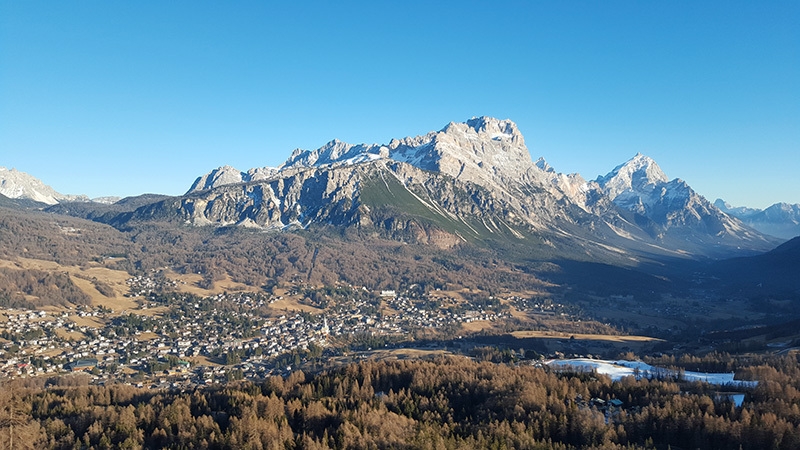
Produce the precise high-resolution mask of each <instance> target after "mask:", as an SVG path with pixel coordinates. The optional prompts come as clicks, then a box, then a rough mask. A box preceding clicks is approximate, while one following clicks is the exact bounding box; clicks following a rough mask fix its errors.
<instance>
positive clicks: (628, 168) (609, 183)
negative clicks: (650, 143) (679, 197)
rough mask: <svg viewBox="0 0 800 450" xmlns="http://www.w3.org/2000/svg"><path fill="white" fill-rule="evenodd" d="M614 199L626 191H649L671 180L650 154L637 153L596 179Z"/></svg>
mask: <svg viewBox="0 0 800 450" xmlns="http://www.w3.org/2000/svg"><path fill="white" fill-rule="evenodd" d="M595 181H596V182H597V183H598V184H599V185H600V186H601V187H602V188H603V189H604V191H605V192H606V194H607V195H608V196H609V197H611V198H612V199H614V198H616V197H617V196H618V195H620V194H621V193H623V192H625V191H635V192H649V191H652V190H653V189H655V188H656V186H658V185H660V184H662V183H667V182H669V178H667V175H666V174H664V171H662V170H661V167H659V166H658V164H656V162H655V161H654V160H653V159H652V158H650V157H649V156H645V155H643V154H641V153H637V154H636V156H634V157H633V158H631V159H629V160H628V161H627V162H625V163H624V164H620V165H619V166H617V167H615V168H614V170H612V171H611V172H609V173H608V174H607V175H605V176H601V177H598V178H597V180H595Z"/></svg>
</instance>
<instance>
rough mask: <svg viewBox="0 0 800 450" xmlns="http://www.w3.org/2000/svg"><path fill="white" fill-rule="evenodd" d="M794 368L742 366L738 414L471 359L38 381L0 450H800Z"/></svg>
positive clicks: (698, 399) (777, 362) (1, 404)
mask: <svg viewBox="0 0 800 450" xmlns="http://www.w3.org/2000/svg"><path fill="white" fill-rule="evenodd" d="M798 362H799V361H798V357H797V355H796V354H792V355H791V356H785V357H770V358H766V359H765V358H757V359H753V360H751V361H750V362H748V363H744V364H740V367H739V369H738V370H739V371H740V372H741V373H742V374H745V375H749V376H752V377H755V378H757V379H759V380H760V383H759V385H758V387H757V388H755V389H754V390H752V391H751V392H749V393H747V394H746V399H745V402H744V404H743V406H741V407H736V406H735V405H734V404H733V403H732V402H731V401H730V400H728V399H727V397H726V396H725V395H720V394H718V393H717V392H716V391H714V390H713V388H712V387H710V386H708V385H704V384H701V383H699V382H695V383H676V382H672V381H657V380H652V381H651V380H646V379H642V380H635V379H634V378H633V377H628V378H625V379H623V380H622V381H620V382H613V383H612V382H611V380H610V379H609V378H607V377H605V376H597V375H592V374H582V375H571V374H559V373H553V372H549V371H547V370H546V369H543V368H536V367H532V366H521V367H514V366H510V365H501V364H493V363H489V362H482V363H479V362H473V361H470V360H469V359H467V358H463V357H449V358H440V359H437V360H433V361H384V362H363V363H360V364H354V365H350V366H347V367H344V368H342V369H338V370H335V371H332V372H326V373H321V374H319V375H314V376H307V375H305V374H303V373H302V372H294V373H292V374H291V375H290V376H289V377H288V378H281V377H273V378H270V379H268V380H266V381H264V382H263V383H260V384H252V383H241V384H230V385H227V386H220V387H212V388H199V389H196V390H194V391H191V392H166V391H146V390H141V389H136V388H134V387H131V386H127V385H110V386H91V387H90V386H78V385H76V384H80V378H69V377H67V378H62V379H60V380H58V381H53V382H55V383H56V384H55V385H49V384H50V383H51V382H48V386H42V385H41V383H43V382H44V380H42V379H38V380H29V381H27V383H28V386H27V387H25V386H23V385H22V384H21V383H20V382H16V383H14V382H12V383H11V386H8V385H7V386H6V387H7V388H6V389H3V390H2V394H1V395H2V398H0V417H2V422H0V424H1V427H0V445H2V446H7V445H8V444H9V442H8V439H9V438H10V437H12V436H13V438H14V445H15V446H16V448H56V449H69V448H79V447H80V448H89V449H101V448H142V447H145V448H164V447H169V448H197V449H204V448H220V449H234V448H253V449H275V448H281V449H283V448H287V449H325V448H337V449H345V448H408V449H412V448H443V449H486V448H497V449H500V448H527V449H537V448H539V449H549V448H561V449H567V448H662V449H663V448H668V446H671V447H672V448H706V449H717V448H718V449H730V448H743V449H770V448H775V449H796V448H798V446H800V428H798V426H799V425H800V381H798V380H800V368H799V365H798ZM36 383H39V386H36V385H35V384H36ZM69 384H72V385H69ZM9 387H11V389H9ZM612 399H617V400H619V402H617V406H612V405H611V403H612V402H610V400H612ZM604 403H605V405H604ZM12 426H13V429H12Z"/></svg>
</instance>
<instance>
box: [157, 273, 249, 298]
mask: <svg viewBox="0 0 800 450" xmlns="http://www.w3.org/2000/svg"><path fill="white" fill-rule="evenodd" d="M165 275H166V276H167V278H169V279H172V280H175V281H177V282H178V291H180V292H186V293H188V294H194V295H198V296H200V297H210V296H212V295H217V294H222V293H224V292H234V291H245V292H260V291H261V289H259V288H257V287H255V286H248V285H246V284H242V283H236V282H235V281H232V280H231V279H230V277H228V276H227V275H225V278H223V279H222V280H219V281H215V282H214V288H213V289H204V288H201V287H200V282H201V281H202V280H203V276H202V275H199V274H196V273H187V274H183V273H178V272H175V271H172V270H168V271H166V272H165Z"/></svg>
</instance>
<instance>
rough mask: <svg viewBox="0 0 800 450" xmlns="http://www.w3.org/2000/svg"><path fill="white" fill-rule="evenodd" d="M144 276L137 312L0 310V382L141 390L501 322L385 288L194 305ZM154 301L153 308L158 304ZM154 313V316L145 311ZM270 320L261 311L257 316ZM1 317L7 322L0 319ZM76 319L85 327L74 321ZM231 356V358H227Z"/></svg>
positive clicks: (265, 370)
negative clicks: (275, 305) (307, 306)
mask: <svg viewBox="0 0 800 450" xmlns="http://www.w3.org/2000/svg"><path fill="white" fill-rule="evenodd" d="M163 282H168V281H161V280H159V281H156V280H153V279H151V278H148V277H135V278H132V279H131V280H129V281H128V284H129V286H130V289H131V295H136V296H145V298H146V300H144V301H143V303H142V305H141V308H140V309H141V310H135V311H123V312H121V313H120V312H114V311H111V310H109V309H106V308H103V307H89V306H82V307H77V308H73V309H68V310H64V311H59V312H44V311H18V310H6V311H4V312H2V313H0V377H11V378H15V377H28V376H38V375H45V374H51V375H52V374H63V373H68V372H73V371H88V372H91V373H92V374H93V375H94V376H95V380H96V381H97V382H105V381H107V380H109V379H126V381H129V380H128V379H138V380H141V381H139V382H140V383H141V384H143V385H147V384H148V383H152V382H153V380H159V382H158V383H156V385H160V384H162V383H176V382H178V381H175V380H166V381H165V380H164V379H163V378H164V377H165V376H170V377H173V378H175V377H177V378H178V379H179V380H183V382H186V383H208V382H215V381H219V380H222V379H225V378H227V377H230V376H231V372H232V371H236V373H237V375H238V376H244V377H259V376H264V375H268V374H272V373H276V372H279V371H280V370H284V369H285V367H278V366H276V365H275V364H273V363H272V361H273V360H275V359H276V358H278V357H280V356H281V355H284V354H287V353H290V352H293V351H296V350H298V349H302V350H305V349H308V348H309V347H310V346H312V345H313V346H316V347H318V348H325V347H329V346H330V345H331V343H332V342H334V343H335V342H344V341H346V339H344V340H342V339H338V338H340V337H345V338H346V337H347V335H349V334H354V333H362V334H368V335H375V336H382V335H395V336H405V335H409V334H410V333H412V332H413V331H415V330H419V329H423V328H439V329H440V328H442V327H444V326H447V325H458V324H462V323H468V322H472V321H478V320H481V321H495V320H499V319H502V318H504V317H506V316H507V315H508V313H507V312H506V311H504V310H500V309H497V308H495V309H492V308H486V307H485V306H484V307H477V306H476V307H471V306H470V305H469V304H462V305H460V306H459V307H457V308H456V307H447V308H444V307H440V306H437V305H436V304H433V303H432V302H430V301H428V300H419V299H410V298H406V297H403V296H399V295H397V293H395V292H393V291H386V292H382V293H380V295H376V296H375V297H376V298H378V299H380V304H381V305H382V306H381V307H380V308H376V306H375V305H376V304H375V300H374V299H372V301H367V300H360V299H352V300H348V301H347V302H339V303H337V304H335V305H333V306H332V307H330V308H327V309H326V310H324V312H322V313H318V314H310V313H303V312H297V311H276V310H274V309H273V310H268V309H267V308H269V307H270V304H271V303H272V302H274V301H276V300H277V298H276V297H274V296H268V295H265V294H252V293H233V294H219V295H215V296H211V297H205V298H199V297H194V296H189V295H184V294H178V293H173V294H170V295H171V297H169V300H166V301H165V300H164V298H165V296H163V295H161V296H156V295H153V293H154V292H163V290H162V289H163V287H164V286H161V285H160V284H159V283H163ZM159 302H160V303H159ZM153 306H161V307H162V309H161V311H159V312H158V313H154V312H153V311H146V309H147V308H148V307H149V308H152V307H153ZM267 311H268V312H269V313H266V312H267ZM2 316H5V318H6V320H3V317H2ZM79 318H82V319H84V320H80V319H79ZM79 324H81V325H79ZM229 354H230V355H235V358H231V357H230V356H228V355H229Z"/></svg>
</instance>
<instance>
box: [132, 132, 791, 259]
mask: <svg viewBox="0 0 800 450" xmlns="http://www.w3.org/2000/svg"><path fill="white" fill-rule="evenodd" d="M257 170H263V169H251V170H250V171H248V172H240V171H238V170H236V169H233V168H230V167H223V168H220V169H217V170H216V171H212V172H211V173H209V174H207V175H205V176H202V177H200V178H198V180H197V181H196V182H195V183H194V184H193V185H192V188H191V189H190V190H189V192H188V193H187V194H188V195H187V196H185V197H183V198H182V199H181V201H180V202H181V204H180V205H178V204H174V205H172V206H171V207H170V208H169V209H170V210H172V209H175V208H176V209H177V211H178V214H177V216H180V218H181V220H183V221H185V222H186V223H191V224H194V225H234V224H236V225H241V226H252V227H261V228H281V229H284V228H287V227H293V226H295V227H305V226H309V225H311V224H332V225H342V226H356V227H370V226H378V227H379V228H383V229H386V228H392V226H390V225H387V223H389V222H391V220H389V219H388V218H386V217H383V216H381V217H380V218H381V219H386V220H377V219H378V217H376V216H375V215H376V207H382V211H381V213H380V214H383V215H385V214H386V208H387V207H389V206H392V207H393V214H397V215H399V216H404V217H405V216H408V215H416V216H418V217H425V218H426V220H427V222H426V223H427V224H428V225H427V226H428V229H432V228H431V224H435V225H436V226H437V227H439V228H441V229H443V230H447V231H448V232H450V233H451V234H453V235H455V236H459V237H460V238H461V239H465V238H466V237H467V236H465V235H469V234H471V235H475V236H481V235H482V234H485V233H509V234H510V235H517V236H521V234H520V233H524V232H535V233H545V234H548V235H552V236H561V237H565V238H575V239H585V240H587V241H591V242H593V245H601V246H602V245H605V246H607V247H609V248H612V249H613V250H612V251H619V252H625V251H626V249H628V248H631V247H634V248H635V247H638V248H644V247H650V248H657V249H658V251H662V252H670V251H671V250H666V248H668V247H672V245H671V244H673V243H679V244H680V245H679V246H678V247H677V249H678V251H679V252H688V253H695V252H699V253H703V250H701V249H702V248H703V247H707V248H711V247H716V248H721V247H727V248H729V249H731V248H736V247H743V248H748V249H753V250H767V249H769V248H771V247H773V246H774V244H776V242H774V241H771V240H769V239H766V238H764V237H763V236H761V235H760V234H759V233H757V232H755V231H754V230H751V229H749V228H748V227H746V226H744V225H743V224H742V223H741V222H740V221H738V220H737V219H735V218H731V217H729V216H727V215H725V214H724V213H722V212H721V211H719V210H718V209H717V208H715V207H714V206H713V205H712V204H710V203H709V202H708V201H707V200H705V199H704V198H703V197H702V196H700V195H698V194H697V193H696V192H694V191H693V190H692V189H691V188H690V187H689V186H688V185H687V184H686V183H685V182H683V181H682V180H679V179H675V180H672V181H669V180H668V178H667V177H666V175H665V174H664V173H663V171H661V169H660V168H659V167H658V166H657V164H655V162H654V161H652V159H650V158H647V157H645V156H643V155H636V156H635V157H634V158H633V159H632V160H630V161H628V162H627V163H625V164H623V165H620V166H618V167H617V168H615V169H614V170H613V171H612V172H611V173H609V174H608V175H606V176H605V177H599V178H598V179H597V180H594V181H591V182H587V181H585V180H584V179H583V178H582V177H581V176H580V175H578V174H570V175H565V174H559V173H557V172H556V171H555V170H554V169H552V168H551V167H550V166H549V165H548V164H547V163H546V162H545V161H544V160H543V159H541V158H540V159H539V160H537V161H535V162H534V161H533V160H532V159H531V157H530V153H529V151H528V149H527V147H526V146H525V141H524V138H523V137H522V134H521V133H520V132H519V130H518V128H517V126H516V125H515V124H514V123H513V122H512V121H510V120H498V119H494V118H489V117H480V118H474V119H471V120H469V121H467V122H465V123H450V124H448V125H447V126H446V127H444V128H443V129H442V130H440V131H435V132H430V133H428V134H426V135H422V136H417V137H408V138H403V139H393V140H392V141H391V142H390V143H389V144H387V145H378V144H372V145H365V144H360V145H351V144H347V143H344V142H341V141H337V140H334V141H331V142H329V143H328V144H326V145H325V146H323V147H321V148H319V149H317V150H313V151H309V150H295V151H294V152H293V153H292V155H291V156H290V157H289V159H287V161H286V162H285V163H284V164H282V165H281V166H280V167H278V168H277V169H274V171H272V169H271V170H270V171H269V172H268V173H269V175H266V176H265V177H264V178H261V179H259V180H253V179H252V177H251V176H250V175H249V174H251V173H254V171H257ZM264 173H266V172H264ZM375 180H382V183H383V187H381V184H380V183H376V182H375ZM387 180H392V181H391V182H392V183H398V184H397V185H396V186H395V190H394V192H391V188H390V184H389V182H388V181H387ZM242 183H245V184H244V185H242ZM445 185H447V186H452V188H451V189H443V188H442V186H445ZM204 187H208V189H203V188H204ZM378 188H379V189H378ZM375 189H378V190H381V189H382V190H384V191H390V192H391V194H387V193H386V192H384V193H383V194H382V195H383V196H384V197H385V198H382V199H381V201H375V200H376V198H377V197H381V195H376V194H374V193H371V192H369V191H371V190H372V191H374V190H375ZM387 196H388V197H391V198H388V197H387ZM399 197H403V198H404V199H405V200H403V201H402V202H400V203H403V205H402V207H398V205H396V204H395V203H397V202H398V201H400V200H399ZM369 199H371V200H372V201H369ZM409 199H411V200H409ZM412 200H413V201H412ZM381 202H383V203H381ZM378 209H380V208H378ZM411 210H413V211H416V212H415V213H414V214H410V213H409V212H410V211H411ZM146 216H147V215H145V216H143V217H146ZM387 220H388V222H387ZM404 222H408V221H407V220H405V219H403V220H397V221H395V223H404ZM415 223H416V222H415ZM672 241H675V242H672ZM687 242H688V244H687Z"/></svg>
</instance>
